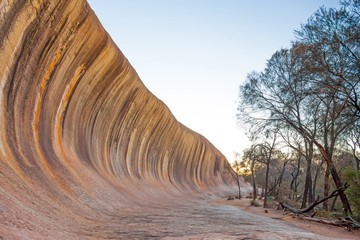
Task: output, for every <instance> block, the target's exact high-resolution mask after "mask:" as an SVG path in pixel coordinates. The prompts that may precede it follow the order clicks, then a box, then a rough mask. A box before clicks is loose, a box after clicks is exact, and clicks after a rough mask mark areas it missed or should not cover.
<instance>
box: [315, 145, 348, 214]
mask: <svg viewBox="0 0 360 240" xmlns="http://www.w3.org/2000/svg"><path fill="white" fill-rule="evenodd" d="M318 148H319V150H320V152H321V155H322V156H323V157H324V160H325V161H326V163H327V168H326V170H327V171H326V172H328V171H330V173H331V176H332V178H333V180H334V183H335V186H336V188H337V189H340V191H339V196H340V199H341V203H342V204H343V207H344V213H345V214H351V213H352V212H351V207H350V203H349V200H348V199H347V197H346V195H345V193H344V190H341V189H342V183H341V180H340V177H339V175H338V173H337V171H336V168H335V166H334V163H333V162H332V160H331V159H330V158H329V155H328V154H327V152H326V151H325V150H324V148H322V147H321V146H320V145H318ZM325 175H326V174H325ZM327 181H328V182H329V179H328V180H327ZM328 188H329V184H328V186H327V195H328V194H329V190H328ZM325 190H326V189H325V184H324V196H326V195H325ZM324 207H325V205H324ZM326 210H327V204H326Z"/></svg>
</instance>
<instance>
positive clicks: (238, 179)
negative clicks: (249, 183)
mask: <svg viewBox="0 0 360 240" xmlns="http://www.w3.org/2000/svg"><path fill="white" fill-rule="evenodd" d="M236 180H237V185H238V189H239V196H238V198H239V199H241V188H240V176H239V174H237V179H236Z"/></svg>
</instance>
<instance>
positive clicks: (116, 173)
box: [0, 0, 227, 239]
mask: <svg viewBox="0 0 360 240" xmlns="http://www.w3.org/2000/svg"><path fill="white" fill-rule="evenodd" d="M104 4H106V3H105V2H104ZM0 159H1V161H0V234H1V236H7V237H9V238H10V239H12V238H17V237H19V238H22V239H23V238H31V239H34V238H35V239H36V238H37V237H38V238H41V239H43V238H45V237H47V238H63V237H64V238H63V239H66V238H68V237H69V236H80V237H79V239H83V238H84V236H86V232H88V231H86V230H84V229H83V228H84V226H86V227H89V226H97V225H99V224H100V223H105V222H107V223H111V222H112V221H113V220H114V212H117V213H118V212H119V211H120V212H121V211H123V210H122V209H124V208H125V206H135V205H141V204H143V203H144V202H151V201H157V200H159V199H164V196H166V198H171V197H173V198H176V196H178V195H179V194H180V193H181V192H191V191H192V192H199V191H203V190H209V189H212V188H214V187H215V186H218V185H221V184H223V183H224V182H226V178H225V177H224V174H223V173H224V168H225V165H227V162H226V159H225V158H224V156H223V155H222V154H221V153H220V152H219V151H218V150H217V149H216V148H215V147H214V146H213V145H212V144H211V143H209V142H208V141H207V140H206V139H205V138H204V137H202V136H201V135H199V134H197V133H195V132H193V131H191V130H190V129H188V128H186V127H185V126H183V125H181V124H180V123H179V122H178V121H177V120H176V119H175V118H174V117H173V115H172V114H171V112H170V111H169V109H168V108H167V107H166V105H165V104H164V103H163V102H161V101H160V100H159V99H157V98H156V97H155V96H154V95H152V94H151V93H150V92H149V91H148V90H147V89H146V87H145V86H144V85H143V83H142V82H141V80H140V79H139V77H138V75H137V73H136V72H135V70H134V69H133V68H132V67H131V65H130V64H129V62H128V60H127V59H126V58H125V57H124V55H123V54H122V53H121V51H120V50H119V49H118V48H117V46H116V45H115V44H114V42H113V41H112V40H111V38H110V36H109V35H108V34H107V33H106V31H105V30H104V29H103V27H102V26H101V24H100V23H99V21H98V19H97V18H96V16H95V14H94V12H93V11H92V10H91V9H90V7H89V5H88V4H87V2H86V1H83V0H67V1H66V0H60V1H50V0H49V1H44V0H43V1H42V0H38V1H35V0H34V1H30V0H26V1H24V0H16V1H14V0H0ZM95 235H96V234H95ZM81 236H82V237H81ZM95 238H101V235H97V236H96V237H95Z"/></svg>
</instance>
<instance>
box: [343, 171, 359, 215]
mask: <svg viewBox="0 0 360 240" xmlns="http://www.w3.org/2000/svg"><path fill="white" fill-rule="evenodd" d="M343 175H344V177H345V180H346V181H347V183H348V184H349V187H348V188H347V189H346V190H345V194H346V195H347V196H348V198H349V200H350V203H351V205H352V208H353V212H354V215H356V216H360V171H356V170H354V169H350V168H348V169H345V170H344V171H343Z"/></svg>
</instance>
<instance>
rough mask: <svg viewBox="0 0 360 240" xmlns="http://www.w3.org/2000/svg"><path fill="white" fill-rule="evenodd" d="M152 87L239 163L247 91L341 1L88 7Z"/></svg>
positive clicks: (137, 0) (115, 2) (135, 2)
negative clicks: (278, 54) (253, 77)
mask: <svg viewBox="0 0 360 240" xmlns="http://www.w3.org/2000/svg"><path fill="white" fill-rule="evenodd" d="M88 2H89V4H90V6H91V8H92V9H93V10H94V12H95V13H96V15H97V17H98V18H99V19H100V22H101V23H102V25H103V26H104V28H105V29H106V31H107V32H108V33H109V34H110V36H111V37H112V39H113V40H114V42H115V43H116V44H117V46H118V47H119V48H120V50H121V51H122V52H123V53H124V54H125V56H126V57H127V58H128V60H129V61H130V63H131V65H132V66H133V67H134V68H135V70H136V71H137V73H138V75H139V76H140V78H141V80H142V81H143V82H144V84H145V86H146V87H147V88H148V89H149V90H150V91H151V92H152V93H153V94H154V95H155V96H157V97H158V98H159V99H161V100H162V101H163V102H165V104H166V105H167V106H168V107H169V108H170V110H171V112H172V113H173V114H174V116H175V117H176V119H177V120H178V121H180V122H181V123H183V124H184V125H186V126H187V127H189V128H191V129H192V130H194V131H196V132H198V133H200V134H201V135H203V136H204V137H206V138H207V139H208V140H209V141H210V142H212V143H213V144H214V145H215V147H217V148H218V149H219V150H220V151H221V152H222V153H223V154H224V155H225V157H226V158H227V159H228V161H230V162H233V161H234V160H235V152H239V153H241V152H242V151H243V150H244V149H245V148H247V147H249V146H250V145H251V143H250V142H249V141H248V138H247V137H246V134H245V132H244V129H242V128H241V126H239V124H237V120H236V112H237V110H236V109H237V102H238V95H239V86H240V85H241V84H242V83H243V82H244V81H245V79H246V76H247V74H248V73H250V72H251V71H254V70H255V71H262V70H263V69H264V68H265V65H266V61H267V59H269V58H270V57H271V56H272V54H273V53H275V51H277V50H279V49H281V48H287V47H290V45H291V41H293V40H294V39H295V36H294V30H296V29H299V28H300V26H301V24H304V23H306V21H307V19H308V18H309V17H310V16H311V14H313V13H314V12H315V11H316V10H317V9H318V8H319V7H321V6H325V7H335V8H337V7H339V2H338V0H301V1H299V0H271V1H269V0H106V1H100V0H88Z"/></svg>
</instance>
